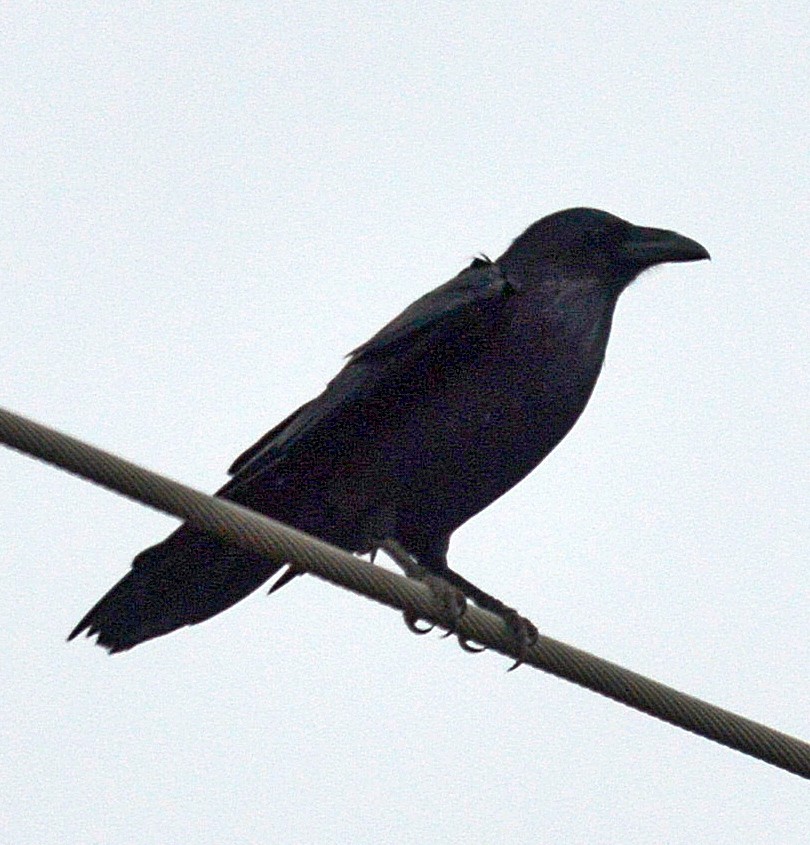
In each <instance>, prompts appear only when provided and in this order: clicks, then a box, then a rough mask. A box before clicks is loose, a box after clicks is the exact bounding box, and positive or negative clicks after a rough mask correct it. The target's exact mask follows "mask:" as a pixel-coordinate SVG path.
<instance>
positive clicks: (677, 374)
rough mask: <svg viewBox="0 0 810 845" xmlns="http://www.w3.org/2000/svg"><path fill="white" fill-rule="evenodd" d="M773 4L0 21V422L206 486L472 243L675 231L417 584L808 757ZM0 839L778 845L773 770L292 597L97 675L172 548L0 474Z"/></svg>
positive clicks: (328, 605)
mask: <svg viewBox="0 0 810 845" xmlns="http://www.w3.org/2000/svg"><path fill="white" fill-rule="evenodd" d="M809 18H810V15H809V14H808V12H807V8H806V4H805V3H799V2H795V3H794V2H781V3H779V4H760V3H736V4H728V3H709V4H691V3H678V2H675V3H670V4H666V6H665V8H658V4H650V3H641V2H633V3H630V4H624V5H623V6H622V7H621V11H617V10H616V8H615V7H614V6H612V5H611V4H605V5H601V4H594V3H590V2H589V3H585V2H576V0H575V2H571V0H569V2H566V3H558V2H544V3H539V2H533V3H511V4H510V3H506V4H504V3H489V2H479V3H475V4H460V3H459V4H453V3H438V2H435V3H430V2H429V3H426V4H422V5H421V6H418V5H416V4H413V3H399V2H394V3H387V4H379V3H348V4H346V3H343V4H334V5H331V6H330V5H329V4H315V3H301V2H297V3H288V2H275V3H273V4H265V3H261V4H249V3H227V4H224V3H220V4H207V5H205V4H203V5H202V6H198V5H195V4H185V3H182V4H180V3H162V4H156V5H154V6H150V5H146V6H144V5H142V4H138V5H137V6H136V5H135V4H120V5H119V4H113V5H110V4H98V5H90V4H86V3H76V4H56V5H51V6H47V5H42V4H33V3H13V4H6V6H5V8H4V10H3V12H2V21H1V27H0V31H1V32H2V35H0V39H2V45H1V46H2V49H1V50H0V90H2V99H1V100H0V117H1V118H2V146H3V152H2V155H0V178H1V179H2V182H1V184H2V190H0V258H1V259H2V278H3V291H4V295H3V306H2V310H0V325H2V330H0V404H1V405H3V406H5V407H8V408H10V409H12V410H15V411H17V412H20V413H23V414H26V415H28V416H31V417H33V418H35V419H37V420H40V421H41V422H44V423H46V424H48V425H51V426H54V427H57V428H60V429H62V430H64V431H66V432H69V433H71V434H74V435H76V436H78V437H81V438H84V439H86V440H89V441H91V442H92V443H94V444H97V445H99V446H101V447H103V448H106V449H108V450H111V451H114V452H117V453H120V454H121V455H124V456H126V457H128V458H130V459H131V460H134V461H137V462H140V463H142V464H144V465H146V466H148V467H150V468H153V469H156V470H158V471H160V472H164V473H166V474H168V475H171V476H173V477H176V478H178V479H180V480H183V481H185V482H186V483H189V484H192V485H196V486H198V487H200V488H201V489H204V490H209V491H212V490H214V489H216V488H217V487H218V486H219V485H220V484H221V483H222V481H223V479H224V477H225V470H226V468H227V466H228V464H229V462H230V461H231V460H232V458H234V457H235V456H236V455H237V454H238V453H239V452H240V451H241V450H242V449H244V448H245V447H247V446H248V445H250V443H252V442H253V440H254V439H256V438H257V437H258V436H260V435H261V434H262V433H263V432H264V431H266V430H267V429H268V428H269V427H270V426H271V425H273V424H274V423H276V422H278V421H279V420H280V419H281V418H282V417H283V416H284V415H286V414H287V413H289V412H290V411H291V410H293V409H294V408H295V407H296V406H297V405H298V404H300V403H301V402H303V401H305V400H307V399H309V398H311V397H312V396H313V395H314V394H315V393H317V392H318V391H320V390H321V389H322V387H323V385H324V384H325V382H326V381H327V380H328V379H329V378H330V377H331V376H332V375H333V374H334V373H335V372H336V371H337V369H338V368H339V367H340V366H341V362H342V356H343V355H344V354H345V353H346V352H348V351H349V350H350V349H352V348H354V347H355V346H357V345H358V344H359V343H361V342H362V341H364V340H365V339H366V338H367V337H368V336H369V335H370V334H371V333H373V332H374V331H375V330H376V329H377V328H379V326H380V325H381V324H382V323H383V322H385V321H386V320H388V319H389V318H391V317H392V316H394V315H395V314H396V313H397V312H398V311H399V310H400V309H401V308H403V307H404V306H405V305H407V304H408V303H409V302H410V301H412V300H413V299H414V298H416V297H417V296H419V295H421V294H422V293H424V292H425V291H427V290H429V289H430V288H432V287H435V286H436V285H438V284H440V283H441V282H443V281H445V280H446V279H448V278H450V277H451V276H453V275H455V273H457V272H458V270H459V269H461V268H462V267H463V266H465V265H466V264H467V263H468V262H469V261H470V259H471V257H472V256H473V255H474V254H475V253H476V252H479V251H483V252H486V253H487V254H489V255H498V254H500V252H501V251H503V249H505V247H506V246H507V245H508V244H509V242H510V241H511V240H512V239H513V238H514V237H515V236H517V235H518V234H519V233H520V232H521V231H522V230H523V229H525V228H526V226H528V225H529V224H530V223H531V222H533V221H534V220H535V219H537V218H539V217H541V216H543V215H545V214H547V213H549V212H552V211H555V210H557V209H559V208H564V207H567V206H572V205H592V206H595V207H598V208H604V209H606V210H608V211H611V212H613V213H615V214H619V215H621V216H623V217H626V218H627V219H629V220H631V221H633V222H634V223H638V224H642V225H651V226H661V227H665V228H672V229H676V230H678V231H680V232H682V233H683V234H686V235H688V236H690V237H692V238H695V239H697V240H699V241H700V242H701V243H703V244H705V245H706V247H707V248H708V249H709V250H710V252H711V253H712V258H713V260H712V262H711V263H707V262H701V263H696V264H689V265H668V266H665V267H662V268H659V269H656V270H654V271H652V272H649V273H647V274H645V275H643V276H642V277H641V278H640V279H639V281H638V282H637V283H636V284H635V285H634V286H633V287H632V288H631V289H630V290H629V291H628V292H627V293H626V294H624V296H623V298H622V300H621V302H620V303H619V308H618V311H617V315H616V320H615V322H614V328H613V336H612V339H611V343H610V346H609V348H608V355H607V361H606V365H605V369H604V372H603V375H602V378H601V380H600V382H599V385H598V386H597V389H596V391H595V393H594V396H593V398H592V401H591V403H590V406H589V408H588V410H587V411H586V412H585V414H584V416H583V418H582V419H581V421H580V422H579V424H578V425H577V426H576V427H575V429H574V431H573V432H572V433H571V434H570V435H569V437H568V438H566V440H565V441H564V442H563V444H562V445H561V446H560V447H559V448H558V449H557V450H555V452H554V453H553V454H552V455H551V456H550V457H549V458H548V459H547V460H546V461H545V462H544V464H543V465H542V467H541V468H540V469H539V470H537V471H536V472H535V473H534V474H533V475H532V476H531V477H530V478H529V479H528V480H526V481H525V482H524V483H522V484H521V485H519V487H518V488H516V489H515V490H513V491H512V492H510V493H509V494H507V495H506V496H504V497H503V498H502V499H501V500H499V501H498V502H497V503H495V504H494V505H493V506H491V507H490V508H489V509H487V510H486V511H485V512H484V513H482V514H481V515H479V516H478V517H476V518H475V519H473V520H472V521H471V522H470V523H468V524H467V525H465V526H464V527H463V528H462V529H460V530H459V531H458V532H457V534H456V535H455V536H454V539H453V543H452V546H451V550H450V558H451V562H452V563H453V564H454V566H455V567H456V568H457V569H458V570H459V571H460V572H461V573H463V574H464V575H465V576H466V577H468V578H470V579H471V580H473V581H474V582H475V583H477V584H480V585H481V586H482V587H483V588H484V589H488V590H489V591H491V592H494V593H496V594H498V595H499V596H500V597H502V598H503V599H504V600H506V601H507V602H509V603H512V604H514V605H515V606H516V607H518V608H519V609H520V610H521V611H522V612H523V613H525V614H526V615H527V616H529V617H530V618H532V619H533V620H534V621H535V622H536V623H537V624H538V626H539V627H540V628H541V629H542V630H543V631H544V632H545V633H547V634H548V635H550V636H552V637H557V638H559V639H562V640H565V641H567V642H570V643H572V644H574V645H577V646H579V647H581V648H585V649H588V650H590V651H593V652H595V653H597V654H599V655H601V656H603V657H606V658H609V659H611V660H614V661H616V662H619V663H621V664H623V665H626V666H628V667H630V668H632V669H634V670H636V671H639V672H642V673H645V674H649V675H651V676H653V677H655V678H657V679H659V680H661V681H664V682H666V683H669V684H671V685H673V686H675V687H678V688H679V689H682V690H684V691H686V692H688V693H691V694H693V695H697V696H700V697H703V698H706V699H708V700H709V701H712V702H714V703H716V704H719V705H721V706H724V707H727V708H730V709H732V710H734V711H737V712H739V713H741V714H744V715H746V716H749V717H751V718H754V719H757V720H759V721H763V722H765V723H767V724H770V725H772V726H773V727H776V728H778V729H780V730H783V731H786V732H788V733H793V734H796V735H799V736H802V737H803V738H805V739H809V738H810V677H808V675H809V669H808V667H810V637H808V628H809V627H810V572H809V571H808V545H809V544H810V528H809V527H808V525H809V524H810V520H809V519H808V501H809V500H810V481H808V479H809V478H810V460H809V459H808V443H809V440H810V438H808V409H809V408H810V387H808V363H809V362H810V337H809V333H808V325H810V287H809V286H808V277H807V265H808V257H809V256H808V247H807V244H808V234H810V231H809V230H810V226H808V223H809V222H810V220H809V215H808V197H810V184H809V182H810V179H808V166H807V147H808V143H807V142H808V131H807V126H808V110H807V79H808V70H809V68H808V61H807V56H808V31H810V26H809V25H808V24H809V23H810V21H809V20H808V19H809ZM0 478H2V481H3V483H2V488H0V490H1V492H0V549H2V561H3V562H2V567H1V568H0V617H1V618H2V620H3V624H2V627H1V628H0V654H2V655H3V657H2V685H1V686H0V689H1V690H2V692H0V707H1V708H2V714H3V715H2V720H3V726H2V748H0V778H2V780H0V807H2V811H3V815H6V816H7V817H8V818H7V821H3V826H4V827H5V829H6V831H7V833H6V834H5V835H4V837H3V838H4V840H5V841H8V842H9V843H15V845H27V843H37V845H50V843H54V844H55V843H60V845H62V843H104V845H107V843H109V844H110V845H119V843H120V845H124V843H134V842H137V843H139V845H152V843H155V845H166V843H170V844H171V843H192V845H197V843H204V844H205V845H208V843H211V845H214V843H216V844H217V845H219V843H223V842H239V843H241V842H250V843H253V842H256V843H269V842H280V843H308V844H309V843H334V842H349V841H351V842H356V843H379V842H386V843H412V842H447V843H467V842H470V841H480V842H510V843H514V845H521V844H522V843H538V842H566V843H580V842H581V843H613V842H616V843H619V842H621V843H647V842H666V843H694V842H712V843H749V842H750V843H759V842H779V843H786V844H787V845H790V843H805V842H807V831H808V829H810V800H808V798H809V797H810V796H809V795H808V791H807V789H808V787H807V783H806V782H805V781H802V780H800V779H799V778H797V777H794V776H791V775H788V774H786V773H784V772H781V771H779V770H777V769H774V768H772V767H769V766H767V765H765V764H763V763H760V762H757V761H755V760H752V759H750V758H747V757H744V756H742V755H740V754H738V753H735V752H732V751H730V750H728V749H725V748H721V747H719V746H716V745H714V744H712V743H709V742H707V741H705V740H702V739H699V738H697V737H695V736H692V735H690V734H687V733H684V732H683V731H680V730H678V729H676V728H673V727H670V726H668V725H664V724H662V723H659V722H657V721H655V720H653V719H651V718H649V717H647V716H644V715H642V714H640V713H637V712H635V711H631V710H628V709H626V708H624V707H622V706H620V705H618V704H615V703H613V702H610V701H607V700H605V699H602V698H600V697H598V696H596V695H594V694H592V693H590V692H587V691H584V690H582V689H579V688H577V687H575V686H572V685H570V684H567V683H564V682H562V681H560V680H557V679H555V678H552V677H549V676H546V675H543V674H541V673H539V672H535V671H533V670H531V669H528V668H524V669H521V670H520V671H518V672H514V673H511V674H508V675H507V674H506V672H505V670H506V668H507V666H508V665H509V664H508V661H507V660H506V659H505V658H502V657H499V656H497V655H493V654H483V655H478V656H472V655H468V654H465V653H463V652H462V651H461V650H460V649H459V648H458V647H457V646H456V645H455V643H454V641H453V640H441V639H440V638H439V637H438V635H436V634H433V635H431V636H428V637H421V638H420V637H414V636H412V635H411V634H410V633H408V631H407V630H406V629H405V627H404V625H403V624H402V622H401V619H400V618H399V617H398V616H397V615H396V614H395V613H393V612H391V611H389V610H386V609H384V608H381V607H378V606H376V605H374V604H372V603H371V602H367V601H364V600H362V599H360V598H357V597H355V596H352V595H351V594H348V593H345V592H343V591H341V590H339V589H338V588H335V587H330V586H327V585H325V584H322V583H319V582H316V581H315V579H311V578H307V579H299V581H298V582H296V583H295V584H293V585H292V586H290V587H288V588H287V589H285V590H284V591H283V592H281V593H279V594H277V595H275V596H273V597H272V598H270V599H268V598H267V597H266V596H264V594H263V592H261V591H260V592H257V593H256V594H254V595H253V596H251V597H250V598H249V599H247V600H245V601H243V602H242V603H240V604H239V605H237V606H236V607H234V608H233V609H232V610H230V611H228V612H227V613H223V614H221V615H220V616H218V617H216V618H215V619H214V620H212V621H210V622H207V623H205V624H203V625H201V626H197V627H194V628H186V629H184V630H182V631H180V632H177V633H174V634H172V635H171V636H168V637H164V638H161V639H159V640H157V641H152V642H150V643H147V644H145V645H143V646H141V647H139V648H137V649H135V650H134V651H132V652H129V653H126V654H123V655H118V656H116V657H109V656H107V655H106V653H105V652H104V651H102V650H101V649H99V648H96V647H95V646H93V645H92V644H91V643H90V642H89V641H87V640H80V641H77V642H73V643H71V644H69V645H68V644H66V643H65V636H66V634H67V633H68V632H69V631H70V629H71V628H72V627H73V625H74V624H75V623H76V622H77V621H78V619H79V618H80V617H81V616H82V615H83V614H84V613H85V611H86V610H87V609H88V608H89V607H90V605H91V604H92V603H94V602H95V601H96V600H97V599H98V598H99V596H100V595H101V594H102V593H103V592H104V591H105V590H107V589H108V588H109V587H110V586H111V585H112V584H113V583H114V582H115V581H116V580H117V579H118V578H120V577H121V576H122V575H123V574H124V573H125V571H126V570H127V568H128V566H129V563H130V561H131V559H132V557H133V555H134V554H135V553H137V552H138V551H139V550H140V549H142V548H143V547H144V546H145V545H149V544H152V543H154V542H156V541H157V540H159V539H161V538H162V536H164V535H165V533H167V532H168V531H169V530H170V529H171V528H172V526H173V525H174V524H176V523H175V522H174V521H173V520H172V519H170V518H168V517H165V516H162V515H158V514H155V513H153V512H150V511H148V510H147V509H145V508H142V507H139V506H137V505H135V504H133V503H131V502H128V501H125V500H123V499H121V498H119V497H117V496H115V495H113V494H110V493H107V492H105V491H102V490H100V489H97V488H94V487H92V486H91V485H89V484H87V483H85V482H82V481H79V480H77V479H74V478H72V477H69V476H67V475H66V474H64V473H61V472H59V471H57V470H55V469H53V468H50V467H48V466H45V465H43V464H39V463H37V462H35V461H33V460H30V459H28V458H25V457H22V456H20V455H18V454H15V453H12V452H11V451H8V450H5V449H3V450H0Z"/></svg>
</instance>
